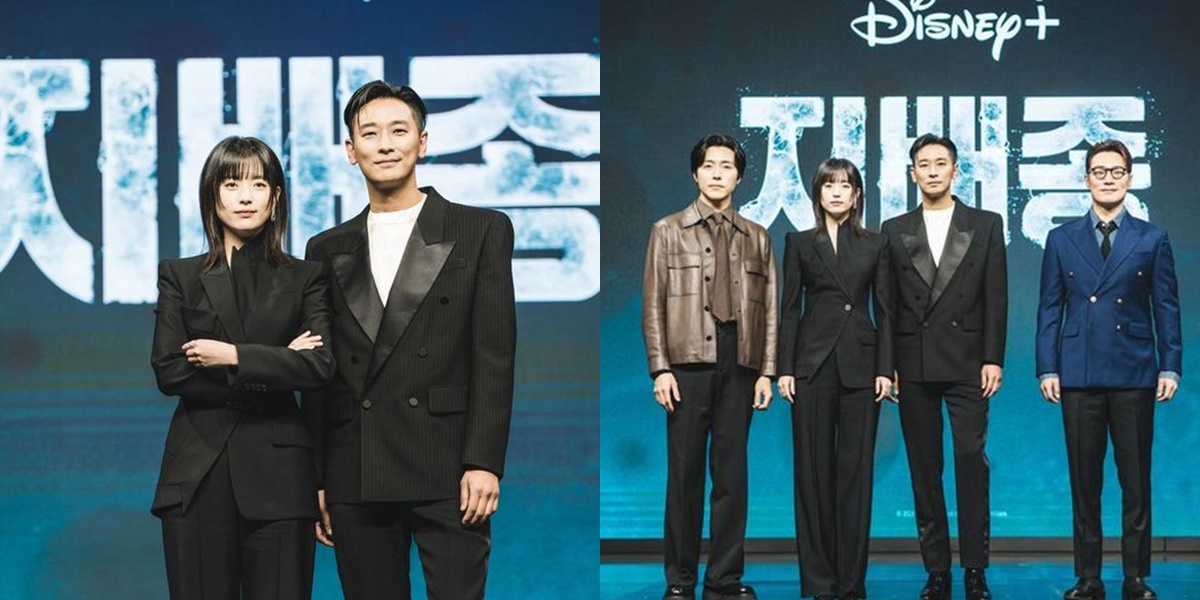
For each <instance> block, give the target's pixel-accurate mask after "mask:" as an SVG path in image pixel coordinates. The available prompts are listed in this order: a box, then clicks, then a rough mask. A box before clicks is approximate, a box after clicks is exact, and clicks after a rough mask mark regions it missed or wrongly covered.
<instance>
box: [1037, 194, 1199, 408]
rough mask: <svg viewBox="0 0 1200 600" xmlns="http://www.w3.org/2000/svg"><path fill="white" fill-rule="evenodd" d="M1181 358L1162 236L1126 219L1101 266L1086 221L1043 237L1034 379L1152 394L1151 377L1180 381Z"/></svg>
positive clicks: (1175, 299) (1170, 261)
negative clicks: (1168, 374)
mask: <svg viewBox="0 0 1200 600" xmlns="http://www.w3.org/2000/svg"><path fill="white" fill-rule="evenodd" d="M1156 342H1157V344H1156ZM1156 346H1157V361H1156V360H1155V355H1156V352H1155V351H1156ZM1182 354H1183V349H1182V342H1181V339H1180V327H1179V292H1178V289H1177V285H1176V282H1175V259H1174V258H1173V257H1172V255H1171V242H1170V240H1168V239H1167V233H1166V231H1164V230H1163V229H1162V228H1160V227H1157V226H1155V225H1152V224H1150V223H1147V222H1146V221H1142V220H1140V219H1137V218H1135V217H1134V216H1133V215H1130V214H1126V215H1125V218H1124V222H1123V224H1122V227H1121V229H1120V231H1119V232H1118V233H1117V235H1116V237H1115V238H1113V245H1112V250H1111V251H1110V253H1109V256H1108V260H1104V259H1103V258H1102V257H1101V255H1100V246H1099V244H1098V243H1097V242H1096V234H1095V232H1094V231H1093V227H1092V223H1091V219H1090V218H1088V217H1087V216H1086V215H1085V216H1084V217H1083V218H1080V219H1076V220H1074V221H1070V222H1068V223H1065V224H1063V225H1061V226H1059V227H1056V228H1054V229H1053V230H1052V231H1050V235H1049V236H1048V237H1047V238H1046V252H1045V254H1044V255H1043V257H1042V288H1041V297H1040V300H1039V302H1038V324H1037V373H1038V375H1039V376H1041V375H1043V374H1046V373H1058V376H1059V384H1060V385H1061V386H1062V387H1065V388H1119V389H1136V388H1154V387H1155V386H1156V385H1157V382H1158V374H1159V372H1161V371H1174V372H1176V373H1179V374H1182V366H1183V364H1182V363H1183V361H1182Z"/></svg>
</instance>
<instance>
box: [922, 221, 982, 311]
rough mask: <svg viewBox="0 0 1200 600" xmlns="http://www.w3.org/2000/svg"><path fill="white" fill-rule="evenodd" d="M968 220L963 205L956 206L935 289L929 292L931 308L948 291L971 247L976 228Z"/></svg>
mask: <svg viewBox="0 0 1200 600" xmlns="http://www.w3.org/2000/svg"><path fill="white" fill-rule="evenodd" d="M967 221H968V218H967V211H966V210H964V209H963V207H961V206H956V207H954V216H952V217H950V231H948V232H946V247H945V248H943V249H942V260H941V261H939V263H938V267H937V275H936V276H935V277H934V280H933V291H932V292H930V294H929V307H930V308H933V305H934V304H937V301H938V298H941V297H942V292H944V291H946V286H948V285H950V281H951V280H952V279H954V274H955V273H956V272H958V267H959V265H961V264H962V260H963V257H964V256H966V254H967V250H968V249H969V248H970V247H971V240H972V239H973V238H974V237H975V230H974V229H972V228H971V227H970V224H969V223H968V222H967Z"/></svg>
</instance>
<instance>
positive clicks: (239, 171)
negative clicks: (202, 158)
mask: <svg viewBox="0 0 1200 600" xmlns="http://www.w3.org/2000/svg"><path fill="white" fill-rule="evenodd" d="M212 174H213V181H214V182H216V183H218V184H220V183H221V182H224V181H228V180H230V179H234V180H242V179H266V178H267V177H266V169H265V168H264V167H263V162H262V159H261V158H259V157H258V156H254V155H249V156H235V155H232V154H226V155H224V156H221V157H220V158H219V159H217V160H216V161H214V164H213V168H212Z"/></svg>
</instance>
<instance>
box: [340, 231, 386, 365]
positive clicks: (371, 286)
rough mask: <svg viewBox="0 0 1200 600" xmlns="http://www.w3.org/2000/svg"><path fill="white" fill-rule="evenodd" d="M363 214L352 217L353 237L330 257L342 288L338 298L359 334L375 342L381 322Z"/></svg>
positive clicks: (379, 302) (381, 306)
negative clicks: (351, 316)
mask: <svg viewBox="0 0 1200 600" xmlns="http://www.w3.org/2000/svg"><path fill="white" fill-rule="evenodd" d="M366 215H367V213H366V211H363V212H362V213H361V214H360V215H359V216H357V217H355V218H354V220H353V221H354V229H353V230H354V231H355V233H354V234H352V236H353V238H352V239H351V241H350V243H349V244H348V245H347V247H346V248H345V249H343V250H341V251H340V252H339V253H337V254H333V255H332V256H331V257H330V263H331V266H332V267H333V275H334V277H335V278H336V279H337V282H338V285H339V286H340V287H341V288H342V297H343V298H345V299H346V305H347V306H349V307H350V313H351V314H353V315H354V320H356V321H358V326H359V327H362V330H363V333H365V334H367V337H368V338H370V339H371V342H374V341H375V336H376V335H377V334H378V332H379V323H380V321H382V320H383V301H382V300H380V299H379V290H377V289H376V288H375V278H374V277H373V276H372V275H371V255H370V245H369V244H367V217H366Z"/></svg>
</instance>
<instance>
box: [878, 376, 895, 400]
mask: <svg viewBox="0 0 1200 600" xmlns="http://www.w3.org/2000/svg"><path fill="white" fill-rule="evenodd" d="M884 398H887V399H888V400H891V401H892V402H896V403H899V402H900V400H899V399H898V398H896V396H895V394H893V393H892V380H891V379H888V378H887V377H876V378H875V401H876V402H879V401H881V400H883V399H884Z"/></svg>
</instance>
